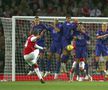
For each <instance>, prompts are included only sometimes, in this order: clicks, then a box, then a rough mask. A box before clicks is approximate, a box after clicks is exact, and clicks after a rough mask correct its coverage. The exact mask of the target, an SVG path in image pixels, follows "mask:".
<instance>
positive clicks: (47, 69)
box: [46, 60, 51, 71]
mask: <svg viewBox="0 0 108 90" xmlns="http://www.w3.org/2000/svg"><path fill="white" fill-rule="evenodd" d="M50 68H51V61H50V60H47V65H46V71H50Z"/></svg>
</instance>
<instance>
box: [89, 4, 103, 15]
mask: <svg viewBox="0 0 108 90" xmlns="http://www.w3.org/2000/svg"><path fill="white" fill-rule="evenodd" d="M90 16H91V17H99V16H102V13H101V10H100V9H99V8H98V7H96V6H95V7H94V8H93V9H92V10H91V11H90Z"/></svg>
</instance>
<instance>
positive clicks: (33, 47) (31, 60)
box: [23, 30, 45, 83]
mask: <svg viewBox="0 0 108 90" xmlns="http://www.w3.org/2000/svg"><path fill="white" fill-rule="evenodd" d="M42 34H43V33H40V35H39V34H37V31H36V30H33V31H31V35H30V36H29V37H28V38H27V40H26V43H25V47H24V51H23V54H24V59H25V61H26V62H27V63H28V64H29V65H30V66H33V68H34V71H35V73H36V74H37V76H38V78H39V79H40V81H41V83H45V82H44V80H43V78H42V75H41V73H40V70H39V68H38V64H37V60H38V56H39V49H40V50H43V49H44V47H41V46H39V45H38V44H36V41H37V40H38V39H40V38H41V36H42Z"/></svg>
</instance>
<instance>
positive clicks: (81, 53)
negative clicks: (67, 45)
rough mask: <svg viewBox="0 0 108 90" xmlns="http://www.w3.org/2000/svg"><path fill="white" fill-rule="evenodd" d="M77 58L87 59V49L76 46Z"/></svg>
mask: <svg viewBox="0 0 108 90" xmlns="http://www.w3.org/2000/svg"><path fill="white" fill-rule="evenodd" d="M75 54H76V58H86V57H87V47H86V46H85V47H84V46H76V49H75Z"/></svg>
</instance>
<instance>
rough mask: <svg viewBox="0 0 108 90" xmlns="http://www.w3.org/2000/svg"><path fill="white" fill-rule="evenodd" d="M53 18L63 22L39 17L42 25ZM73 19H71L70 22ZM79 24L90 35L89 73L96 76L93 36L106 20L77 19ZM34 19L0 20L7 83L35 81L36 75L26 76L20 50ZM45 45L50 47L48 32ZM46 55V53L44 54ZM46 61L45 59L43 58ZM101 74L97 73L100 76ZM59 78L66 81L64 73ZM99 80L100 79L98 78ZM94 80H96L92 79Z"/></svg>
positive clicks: (53, 66) (27, 67)
mask: <svg viewBox="0 0 108 90" xmlns="http://www.w3.org/2000/svg"><path fill="white" fill-rule="evenodd" d="M54 18H57V19H59V22H64V21H65V17H40V21H41V22H42V23H45V24H48V23H51V22H52V21H53V20H54ZM74 18H75V17H72V21H73V19H74ZM77 18H78V20H79V22H82V23H84V25H85V27H86V29H87V31H88V32H89V34H90V37H91V38H90V45H89V46H88V58H87V60H88V63H89V73H90V74H91V75H93V76H94V75H97V73H95V65H94V53H93V52H94V50H95V41H96V39H95V34H96V31H97V30H98V29H99V28H100V26H101V24H102V23H104V22H106V23H108V18H95V17H77ZM33 19H34V17H33V16H13V17H12V18H1V21H2V25H3V29H4V35H5V67H4V79H5V80H9V81H19V80H37V77H36V75H32V76H27V73H28V72H29V66H28V65H27V64H26V63H25V61H24V59H23V54H22V49H23V46H24V43H25V40H26V39H27V37H28V35H29V31H30V29H31V22H32V20H33ZM45 35H46V37H47V38H48V39H47V43H46V46H48V48H49V46H50V43H51V38H50V34H49V32H46V34H45ZM46 55H47V52H46ZM45 59H46V58H45ZM55 63H56V61H55V60H54V58H53V59H52V64H51V68H52V69H51V70H52V71H51V73H52V74H51V76H48V77H46V79H47V80H52V77H53V73H54V70H55V65H56V64H55ZM67 64H68V65H67V67H66V69H67V71H68V70H69V69H70V68H71V65H72V57H70V58H69V62H68V63H67ZM45 68H46V67H45ZM100 74H101V73H99V75H100ZM60 78H61V79H63V80H67V76H66V74H64V73H61V74H60ZM98 78H101V77H98ZM94 79H96V78H94Z"/></svg>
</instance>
